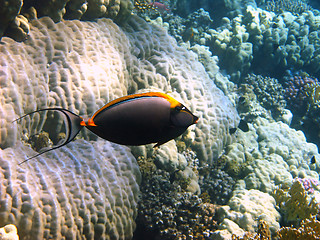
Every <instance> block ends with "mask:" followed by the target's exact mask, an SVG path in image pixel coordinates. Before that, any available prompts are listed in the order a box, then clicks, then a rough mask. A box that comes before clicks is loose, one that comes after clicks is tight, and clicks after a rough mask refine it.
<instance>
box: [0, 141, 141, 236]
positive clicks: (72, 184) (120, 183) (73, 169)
mask: <svg viewBox="0 0 320 240" xmlns="http://www.w3.org/2000/svg"><path fill="white" fill-rule="evenodd" d="M33 154H34V151H33V150H31V149H30V147H28V146H22V144H21V143H20V144H17V145H16V146H15V148H6V149H5V150H0V183H1V185H0V196H1V200H0V226H3V225H5V224H14V225H16V227H17V229H18V232H19V235H20V238H21V239H63V238H68V239H79V238H82V237H85V238H96V239H99V238H111V239H130V238H131V237H132V234H133V230H134V229H135V221H134V220H135V218H136V216H137V201H138V197H139V186H138V184H139V182H140V172H139V168H138V164H137V163H136V161H135V159H134V157H133V156H132V154H131V153H130V150H129V148H127V147H122V146H119V145H117V144H111V143H109V142H106V141H104V140H97V141H95V142H89V141H85V140H76V141H74V142H72V143H70V144H69V145H68V146H66V147H63V148H62V149H61V151H59V152H58V151H56V152H52V153H51V154H50V155H47V154H46V155H42V156H39V157H38V158H37V159H36V161H28V162H26V163H24V164H22V165H18V164H19V162H22V161H23V160H24V159H26V158H27V157H28V156H30V155H33Z"/></svg>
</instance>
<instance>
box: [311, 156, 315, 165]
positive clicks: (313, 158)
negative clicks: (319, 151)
mask: <svg viewBox="0 0 320 240" xmlns="http://www.w3.org/2000/svg"><path fill="white" fill-rule="evenodd" d="M310 163H311V164H315V163H316V156H314V155H313V156H312V157H311V160H310Z"/></svg>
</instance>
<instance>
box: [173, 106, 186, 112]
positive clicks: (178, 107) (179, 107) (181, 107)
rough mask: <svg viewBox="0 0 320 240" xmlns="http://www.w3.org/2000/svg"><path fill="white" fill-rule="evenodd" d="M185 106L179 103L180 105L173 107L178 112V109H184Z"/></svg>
mask: <svg viewBox="0 0 320 240" xmlns="http://www.w3.org/2000/svg"><path fill="white" fill-rule="evenodd" d="M186 109H187V108H186V107H185V106H183V105H181V106H176V107H175V110H176V111H177V112H179V111H181V110H186Z"/></svg>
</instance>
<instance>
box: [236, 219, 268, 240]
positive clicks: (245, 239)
mask: <svg viewBox="0 0 320 240" xmlns="http://www.w3.org/2000/svg"><path fill="white" fill-rule="evenodd" d="M232 240H271V232H270V229H269V226H268V224H267V223H266V221H263V220H260V221H259V223H258V229H257V232H256V233H252V232H245V233H244V234H243V236H237V235H235V234H233V235H232Z"/></svg>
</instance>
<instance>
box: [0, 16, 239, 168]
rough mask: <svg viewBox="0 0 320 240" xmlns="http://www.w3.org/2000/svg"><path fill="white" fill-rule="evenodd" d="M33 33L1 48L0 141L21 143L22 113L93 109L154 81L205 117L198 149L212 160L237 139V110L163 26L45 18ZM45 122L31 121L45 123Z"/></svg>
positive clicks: (195, 145)
mask: <svg viewBox="0 0 320 240" xmlns="http://www.w3.org/2000/svg"><path fill="white" fill-rule="evenodd" d="M30 32H31V34H30V38H29V39H28V40H27V41H26V42H24V43H19V44H18V43H15V42H14V41H13V40H10V39H8V38H4V39H3V41H4V44H2V45H1V46H0V51H1V53H2V54H1V55H0V86H1V90H0V93H1V95H0V96H1V97H0V103H1V105H0V106H1V107H0V117H1V121H2V122H1V133H0V140H1V141H0V147H2V148H4V147H9V146H12V145H13V144H14V143H15V141H16V139H17V136H18V132H19V131H18V130H17V128H16V126H14V127H12V123H11V121H12V120H13V119H14V118H15V117H16V116H17V115H22V114H24V113H27V112H30V111H33V110H36V109H39V108H44V107H52V106H61V107H64V108H68V109H69V110H71V111H74V112H75V113H77V114H81V115H91V114H92V113H93V112H95V111H96V110H98V109H99V108H100V107H102V106H103V105H104V104H105V103H106V102H108V101H109V100H112V99H115V98H116V97H120V96H123V95H126V94H131V93H135V92H136V91H138V90H139V89H146V88H151V87H152V88H153V89H157V90H161V91H165V92H171V95H172V96H173V97H175V98H177V99H178V100H180V101H181V102H183V103H184V104H185V105H186V106H187V107H188V108H189V109H191V111H192V112H194V113H195V114H197V115H198V116H199V117H200V119H201V120H200V121H199V123H198V124H197V126H196V128H195V129H194V130H193V131H194V132H195V134H194V135H195V139H194V141H193V142H192V143H191V147H192V148H193V150H194V151H196V152H197V154H198V158H199V159H200V160H201V161H205V162H207V161H208V160H209V161H212V159H213V158H216V157H217V156H218V155H219V154H220V153H221V152H222V150H223V148H224V146H225V144H227V143H229V142H230V141H231V140H232V139H231V136H230V135H229V133H228V132H229V128H231V127H235V126H236V125H237V122H238V115H237V113H236V110H235V108H234V107H233V105H232V104H231V102H230V101H229V100H228V99H227V98H226V97H225V96H224V95H223V93H222V92H221V91H220V90H219V89H218V88H217V87H216V86H215V85H214V83H213V82H212V81H211V80H210V79H209V78H208V76H207V74H206V73H205V70H204V68H203V66H202V65H201V64H200V63H199V62H197V61H196V58H195V55H193V54H192V53H190V52H188V51H187V50H185V49H183V48H180V47H177V45H176V43H175V41H174V39H173V38H170V37H169V36H168V35H167V34H166V33H165V31H164V30H161V29H160V28H158V27H152V26H150V25H148V24H147V23H145V22H144V21H143V20H141V19H139V18H137V17H132V19H131V20H129V23H128V24H127V26H126V27H125V32H124V31H122V30H121V29H119V27H118V26H117V25H115V24H114V23H113V22H112V21H111V20H107V19H101V20H98V22H97V23H94V22H90V23H89V22H80V21H76V20H75V21H64V22H63V23H58V24H54V23H53V21H52V20H51V19H49V18H42V19H40V20H35V21H33V22H32V26H31V30H30ZM45 120H46V119H45V117H44V116H43V115H41V116H40V117H39V118H33V119H32V121H30V122H29V121H28V122H27V123H28V124H32V126H33V128H34V129H39V128H41V127H42V125H43V124H44V122H45ZM25 125H26V124H25Z"/></svg>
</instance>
